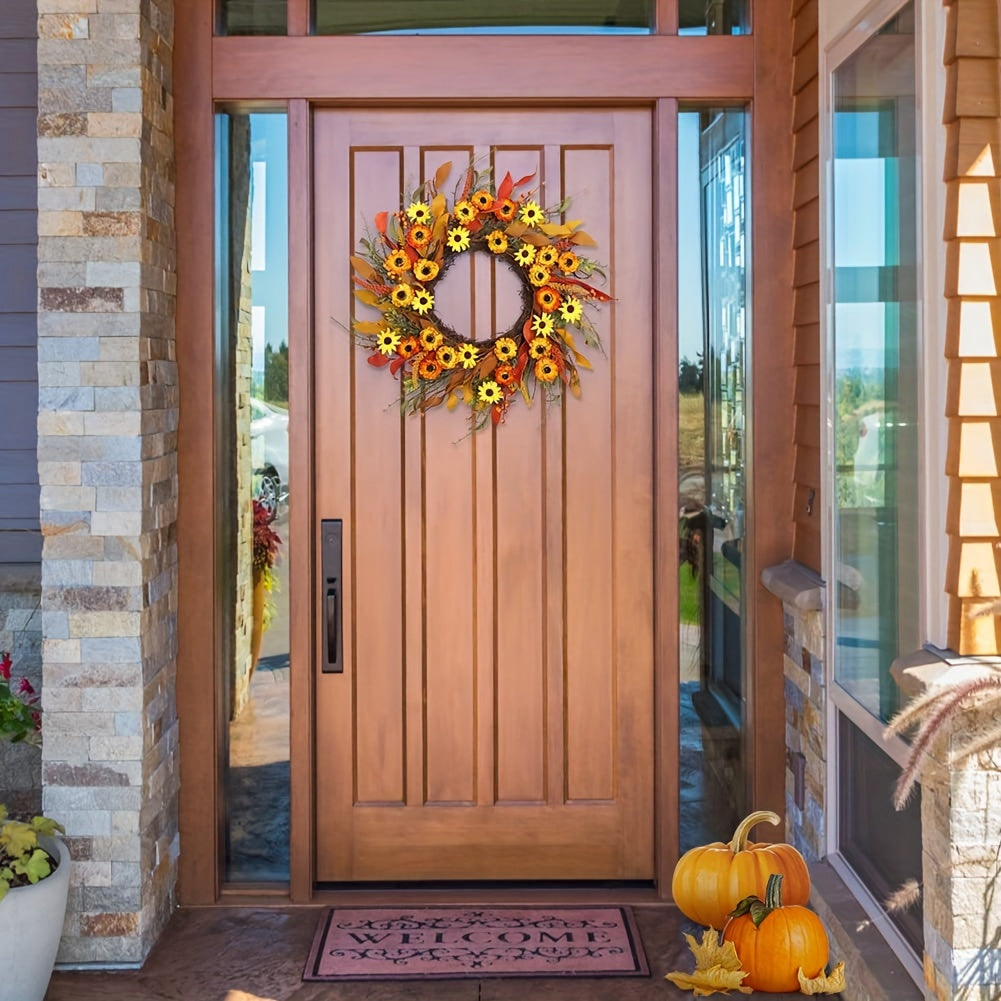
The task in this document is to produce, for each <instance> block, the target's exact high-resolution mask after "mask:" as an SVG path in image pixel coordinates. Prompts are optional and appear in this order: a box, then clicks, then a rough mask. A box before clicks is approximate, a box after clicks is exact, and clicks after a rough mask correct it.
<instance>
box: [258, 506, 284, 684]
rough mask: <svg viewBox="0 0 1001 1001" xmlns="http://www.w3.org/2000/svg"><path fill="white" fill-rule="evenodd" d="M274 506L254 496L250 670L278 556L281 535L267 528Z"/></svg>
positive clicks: (265, 623)
mask: <svg viewBox="0 0 1001 1001" xmlns="http://www.w3.org/2000/svg"><path fill="white" fill-rule="evenodd" d="M274 520H275V509H274V508H273V507H272V506H271V505H270V504H267V503H265V502H264V501H263V500H261V499H259V498H256V497H255V498H254V558H253V568H254V575H253V576H254V595H253V613H252V614H253V619H252V627H251V632H250V670H251V673H253V670H254V668H255V667H256V666H257V658H258V657H259V656H260V653H261V639H262V637H263V636H264V630H265V629H267V596H268V595H269V594H270V593H271V592H272V591H273V590H274V588H275V583H276V581H275V575H274V566H275V562H276V561H277V559H278V547H279V546H280V545H281V544H282V540H281V537H280V536H279V535H278V533H277V532H276V531H275V530H274V529H273V528H272V527H271V526H272V524H273V523H274Z"/></svg>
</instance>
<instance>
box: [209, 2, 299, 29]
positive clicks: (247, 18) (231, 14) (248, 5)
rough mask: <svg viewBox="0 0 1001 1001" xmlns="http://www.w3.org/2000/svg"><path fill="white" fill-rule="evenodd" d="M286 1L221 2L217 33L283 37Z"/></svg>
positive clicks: (285, 23) (285, 25) (286, 22)
mask: <svg viewBox="0 0 1001 1001" xmlns="http://www.w3.org/2000/svg"><path fill="white" fill-rule="evenodd" d="M287 25H288V0H221V2H220V4H219V18H218V25H217V29H216V30H217V32H218V34H220V35H284V34H285V32H286V31H287Z"/></svg>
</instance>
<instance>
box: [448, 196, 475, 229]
mask: <svg viewBox="0 0 1001 1001" xmlns="http://www.w3.org/2000/svg"><path fill="white" fill-rule="evenodd" d="M452 215H453V216H455V218H456V219H458V220H459V222H461V223H462V225H463V226H465V225H467V224H468V223H471V222H472V221H473V220H474V219H475V218H476V206H475V205H473V204H472V203H471V202H459V203H457V204H456V206H455V208H454V209H452Z"/></svg>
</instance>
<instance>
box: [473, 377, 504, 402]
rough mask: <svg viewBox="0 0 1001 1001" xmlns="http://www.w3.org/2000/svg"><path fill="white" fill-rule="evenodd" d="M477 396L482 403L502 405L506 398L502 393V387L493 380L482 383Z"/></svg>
mask: <svg viewBox="0 0 1001 1001" xmlns="http://www.w3.org/2000/svg"><path fill="white" fill-rule="evenodd" d="M476 395H477V396H478V397H479V400H480V403H487V404H494V403H500V401H501V400H502V399H503V398H504V394H503V392H501V388H500V386H498V385H497V383H496V382H494V380H493V379H487V380H485V381H484V382H481V383H480V388H479V390H478V391H477V393H476Z"/></svg>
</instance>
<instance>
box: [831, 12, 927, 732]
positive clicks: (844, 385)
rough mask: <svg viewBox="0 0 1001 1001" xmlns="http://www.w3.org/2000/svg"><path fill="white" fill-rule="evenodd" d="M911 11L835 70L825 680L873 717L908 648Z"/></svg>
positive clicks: (913, 292)
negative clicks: (829, 663) (830, 574)
mask: <svg viewBox="0 0 1001 1001" xmlns="http://www.w3.org/2000/svg"><path fill="white" fill-rule="evenodd" d="M914 59H915V49H914V11H913V6H911V5H909V6H908V7H907V8H905V10H904V11H903V12H902V13H901V14H900V15H898V16H897V17H895V18H894V19H893V20H892V21H890V22H889V23H888V24H887V25H886V26H884V27H883V28H882V29H881V30H880V31H879V33H878V34H876V35H875V36H874V37H873V38H872V39H870V41H869V42H867V43H866V44H865V45H864V46H863V47H862V48H861V49H859V51H858V52H856V53H855V54H854V55H853V56H852V57H850V58H849V59H848V60H847V61H846V62H845V63H844V64H843V65H842V66H840V67H839V68H838V69H837V71H836V72H835V74H834V84H835V108H834V172H833V181H834V192H833V201H834V247H833V250H834V310H833V316H834V337H833V340H834V380H835V382H834V390H835V415H834V448H835V473H834V476H835V481H834V485H835V503H836V505H837V525H836V541H835V544H836V559H837V590H836V592H835V595H834V597H835V602H836V605H835V633H836V637H837V639H836V642H837V646H836V653H835V676H836V678H837V680H838V683H839V684H840V685H841V686H842V687H843V688H844V689H846V690H847V691H848V692H850V693H851V695H852V696H854V697H855V698H856V699H857V700H858V701H859V702H860V703H862V705H864V706H865V707H866V708H867V709H868V710H869V711H870V712H872V713H873V714H874V715H875V716H878V717H879V718H880V719H882V720H887V719H889V717H890V716H891V715H892V714H893V713H894V712H895V711H896V709H897V707H898V705H899V701H900V698H899V691H898V689H897V686H896V684H895V683H894V682H893V680H892V678H891V677H890V673H889V670H890V664H891V663H892V661H893V659H894V658H895V657H897V656H898V654H899V653H901V652H907V651H909V650H914V649H917V647H918V646H919V643H920V637H919V635H918V631H917V625H918V592H917V581H918V577H919V573H918V569H919V568H918V564H917V553H918V548H919V533H918V522H917V505H916V504H915V503H914V499H915V498H916V497H917V496H918V493H919V491H918V434H917V422H918V310H917V280H916V262H917V231H916V221H915V220H916V206H917V191H916V186H915V185H916V179H915V169H916V159H915V154H916V135H915V130H916V109H915V81H914Z"/></svg>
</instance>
